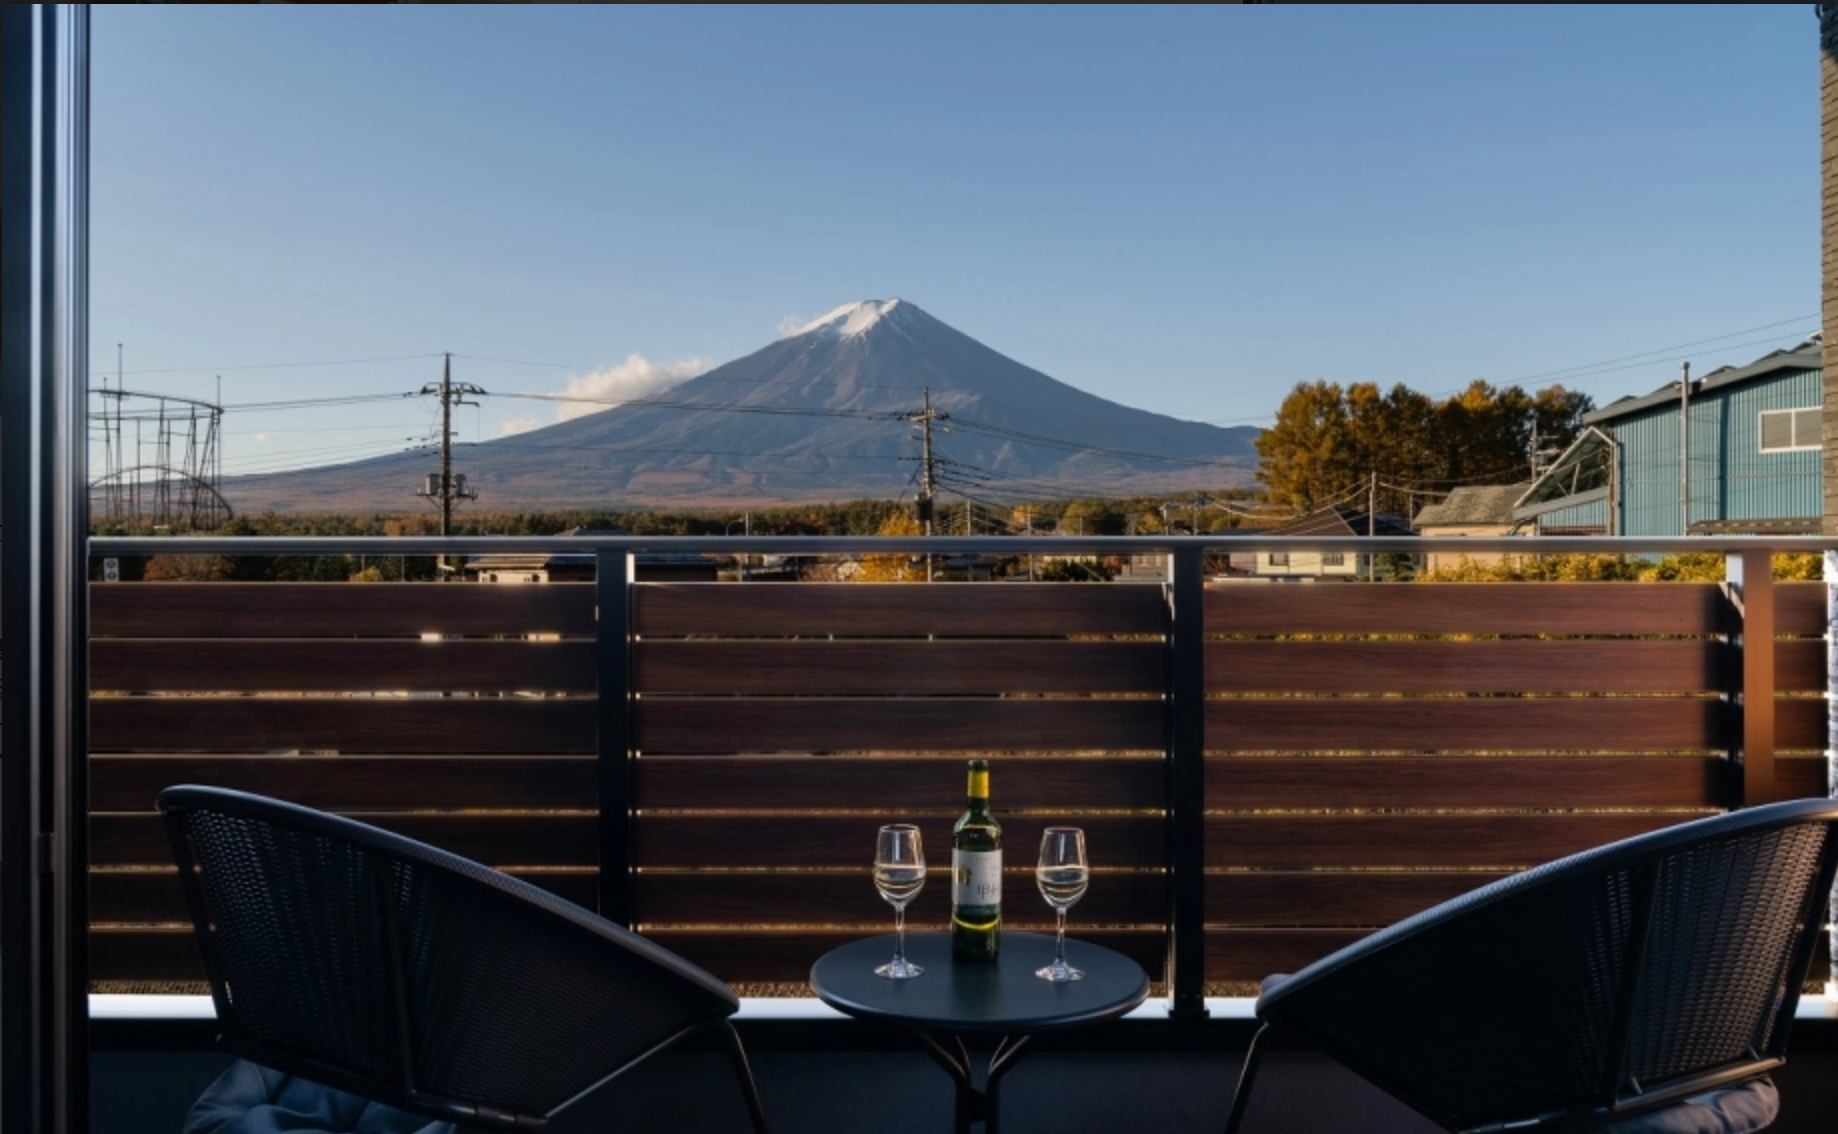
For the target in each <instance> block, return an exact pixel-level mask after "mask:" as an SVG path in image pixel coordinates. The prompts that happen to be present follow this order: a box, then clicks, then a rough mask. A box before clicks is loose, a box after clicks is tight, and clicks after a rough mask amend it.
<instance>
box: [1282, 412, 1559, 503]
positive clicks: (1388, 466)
mask: <svg viewBox="0 0 1838 1134" xmlns="http://www.w3.org/2000/svg"><path fill="white" fill-rule="evenodd" d="M1593 408H1594V403H1593V402H1592V401H1591V400H1590V398H1589V396H1588V395H1586V394H1582V393H1579V392H1576V391H1572V390H1566V389H1564V388H1563V387H1562V386H1551V387H1549V388H1547V389H1544V390H1540V391H1539V392H1538V393H1537V394H1528V393H1526V392H1525V391H1524V390H1523V389H1521V388H1520V387H1518V386H1507V387H1505V388H1504V389H1499V388H1496V387H1494V386H1493V385H1491V384H1490V383H1487V382H1484V381H1479V380H1477V381H1475V382H1472V383H1470V384H1469V385H1468V387H1467V388H1466V389H1464V390H1462V391H1460V392H1459V393H1457V394H1454V395H1452V396H1450V397H1448V398H1445V399H1443V400H1441V401H1436V400H1434V399H1432V398H1430V397H1428V396H1426V395H1424V394H1420V393H1418V392H1417V391H1415V390H1412V389H1410V388H1409V387H1407V386H1404V385H1401V384H1400V385H1395V386H1393V387H1392V388H1391V389H1390V390H1388V391H1383V392H1381V391H1380V389H1379V387H1378V386H1377V384H1375V383H1371V382H1356V383H1353V384H1352V385H1350V386H1347V387H1344V388H1343V387H1341V386H1340V385H1339V384H1338V383H1334V382H1325V381H1316V382H1312V383H1310V382H1303V383H1298V384H1297V385H1296V387H1295V389H1294V390H1292V391H1290V393H1289V396H1288V397H1287V398H1285V399H1283V404H1282V406H1281V407H1279V408H1278V410H1277V415H1276V423H1275V424H1274V425H1272V426H1271V427H1270V428H1269V429H1266V430H1265V431H1264V432H1263V434H1262V435H1260V436H1259V437H1258V439H1257V451H1258V455H1259V457H1260V458H1261V460H1260V463H1259V466H1258V470H1257V478H1258V479H1259V480H1260V481H1262V482H1263V483H1264V485H1265V487H1266V488H1267V489H1268V491H1269V493H1270V497H1271V499H1272V500H1273V501H1275V502H1276V503H1279V504H1283V505H1286V506H1288V507H1290V508H1292V509H1294V510H1295V511H1297V512H1309V511H1313V510H1315V509H1317V508H1321V507H1325V506H1326V505H1328V504H1330V503H1334V502H1336V501H1338V500H1345V499H1351V500H1354V501H1356V502H1357V503H1358V504H1360V505H1362V506H1363V504H1364V503H1365V499H1366V497H1365V495H1364V493H1359V494H1357V495H1355V490H1357V489H1360V488H1363V487H1365V485H1366V484H1367V482H1368V480H1369V479H1370V478H1371V477H1372V475H1373V474H1375V473H1376V474H1377V477H1378V480H1379V484H1380V488H1379V508H1380V509H1381V510H1383V511H1391V512H1398V513H1401V514H1405V515H1408V514H1410V512H1411V511H1412V510H1413V509H1412V503H1413V500H1415V499H1416V498H1417V497H1418V496H1420V495H1421V493H1422V492H1423V491H1425V490H1431V491H1434V490H1446V489H1449V488H1454V487H1457V486H1459V485H1464V484H1510V483H1512V482H1514V481H1516V480H1523V479H1525V478H1526V477H1528V476H1529V475H1530V473H1531V466H1530V459H1531V451H1532V448H1533V446H1532V441H1533V438H1534V436H1536V438H1537V440H1538V448H1541V449H1549V448H1557V449H1561V448H1563V447H1564V446H1566V445H1568V444H1570V442H1571V441H1573V440H1574V439H1575V438H1576V436H1577V434H1578V433H1579V432H1580V431H1581V429H1582V417H1583V415H1584V414H1586V413H1588V412H1589V411H1590V410H1591V409H1593Z"/></svg>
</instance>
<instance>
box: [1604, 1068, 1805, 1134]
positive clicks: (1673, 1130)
mask: <svg viewBox="0 0 1838 1134" xmlns="http://www.w3.org/2000/svg"><path fill="white" fill-rule="evenodd" d="M1780 1112H1781V1096H1780V1092H1779V1091H1777V1090H1775V1089H1774V1082H1773V1081H1772V1080H1770V1079H1767V1078H1761V1079H1751V1080H1749V1081H1748V1082H1746V1083H1738V1084H1737V1085H1735V1086H1733V1087H1724V1088H1721V1089H1720V1090H1715V1091H1705V1092H1704V1093H1703V1094H1701V1095H1692V1096H1691V1097H1690V1098H1687V1099H1680V1100H1679V1101H1678V1102H1675V1103H1673V1104H1672V1105H1671V1106H1667V1107H1661V1108H1660V1109H1658V1110H1650V1111H1647V1112H1646V1113H1644V1114H1636V1115H1633V1116H1631V1117H1628V1118H1624V1119H1622V1120H1621V1121H1619V1122H1612V1123H1610V1124H1608V1125H1607V1126H1604V1127H1601V1130H1602V1134H1748V1132H1749V1131H1751V1130H1760V1129H1762V1128H1763V1127H1765V1126H1767V1125H1769V1124H1770V1123H1772V1122H1773V1121H1774V1119H1775V1116H1777V1115H1778V1114H1780Z"/></svg>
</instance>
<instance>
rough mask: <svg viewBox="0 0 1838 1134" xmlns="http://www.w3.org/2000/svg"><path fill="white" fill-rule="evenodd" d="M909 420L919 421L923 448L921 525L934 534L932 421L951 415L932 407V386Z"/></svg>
mask: <svg viewBox="0 0 1838 1134" xmlns="http://www.w3.org/2000/svg"><path fill="white" fill-rule="evenodd" d="M904 416H905V418H906V420H907V421H916V422H918V423H919V436H920V441H921V445H922V448H921V450H920V454H921V455H920V457H919V501H918V509H917V511H918V514H919V527H920V530H921V531H922V532H923V533H924V534H925V535H927V536H930V535H931V534H932V499H933V497H934V496H936V495H937V492H938V480H937V478H936V477H935V476H934V475H933V470H932V423H933V422H934V421H948V420H950V417H951V415H950V414H948V413H945V412H944V411H943V410H935V409H933V408H932V388H931V387H930V386H927V387H926V388H925V406H924V408H923V409H920V410H917V411H915V412H913V413H909V414H906V415H904ZM925 581H926V582H928V583H929V582H931V581H932V553H931V551H930V550H928V551H926V553H925Z"/></svg>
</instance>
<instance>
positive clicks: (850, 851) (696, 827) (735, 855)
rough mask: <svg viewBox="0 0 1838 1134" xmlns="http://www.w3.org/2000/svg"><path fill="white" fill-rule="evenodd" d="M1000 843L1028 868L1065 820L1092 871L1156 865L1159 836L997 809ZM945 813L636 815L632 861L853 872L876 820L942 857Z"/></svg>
mask: <svg viewBox="0 0 1838 1134" xmlns="http://www.w3.org/2000/svg"><path fill="white" fill-rule="evenodd" d="M996 817H997V818H998V819H999V820H1001V823H1002V844H1003V847H1004V848H1005V850H1006V853H1007V855H1008V856H1009V857H1010V858H1011V859H1012V860H1013V862H1014V865H1018V866H1019V865H1024V864H1028V863H1032V862H1033V861H1034V858H1035V855H1036V854H1037V853H1038V851H1039V848H1040V831H1041V828H1043V827H1047V826H1050V825H1053V824H1063V823H1072V824H1076V825H1077V826H1080V827H1083V828H1084V829H1085V839H1086V843H1087V845H1088V848H1089V853H1090V855H1091V861H1092V865H1094V866H1107V867H1108V866H1161V865H1162V861H1163V855H1164V852H1165V847H1166V833H1165V831H1164V829H1163V824H1162V821H1161V819H1160V818H1159V817H1157V816H1144V817H1141V818H1137V817H1135V816H1128V817H1122V816H1108V815H1107V816H1083V817H1071V816H1046V817H1042V816H1038V815H1008V814H1004V813H1003V811H1002V809H1001V807H1000V806H998V807H997V808H996ZM955 820H956V817H955V816H952V815H944V816H939V815H920V814H915V813H913V812H910V811H908V812H900V811H889V812H886V813H884V814H879V815H722V816H714V815H707V816H704V815H692V816H685V815H641V816H640V817H639V820H638V862H639V865H640V866H641V867H643V868H646V869H657V868H669V867H682V868H697V869H706V868H709V867H715V868H737V867H780V868H793V869H797V868H805V869H809V868H813V867H828V866H845V867H854V866H859V865H861V864H862V863H865V862H868V861H870V860H872V859H873V857H874V832H875V829H876V828H878V827H879V826H880V825H881V824H883V823H916V824H918V825H919V829H920V833H921V834H922V836H923V838H924V841H925V845H926V846H927V847H928V848H930V850H929V854H930V855H932V856H934V857H936V859H937V861H938V862H940V863H941V864H942V863H945V862H948V861H949V860H950V853H951V824H952V823H953V822H955Z"/></svg>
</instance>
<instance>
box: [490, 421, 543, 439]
mask: <svg viewBox="0 0 1838 1134" xmlns="http://www.w3.org/2000/svg"><path fill="white" fill-rule="evenodd" d="M541 428H542V422H540V421H537V420H536V419H535V418H533V417H513V418H511V419H510V420H509V421H507V422H504V423H503V424H501V425H499V426H498V433H499V435H500V436H503V437H514V436H516V435H517V434H519V433H528V432H529V431H530V430H532V429H541Z"/></svg>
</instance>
